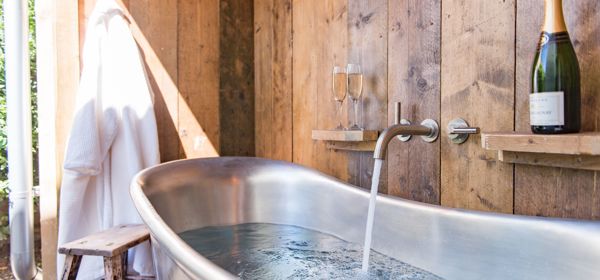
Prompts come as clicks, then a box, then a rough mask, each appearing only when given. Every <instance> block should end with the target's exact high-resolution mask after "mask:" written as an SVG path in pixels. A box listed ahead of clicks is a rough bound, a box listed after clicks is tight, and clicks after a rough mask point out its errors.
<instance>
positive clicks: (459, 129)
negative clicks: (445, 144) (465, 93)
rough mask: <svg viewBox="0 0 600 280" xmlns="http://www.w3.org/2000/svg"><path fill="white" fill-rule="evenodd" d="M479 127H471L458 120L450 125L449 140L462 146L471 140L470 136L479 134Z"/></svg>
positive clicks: (454, 120)
mask: <svg viewBox="0 0 600 280" xmlns="http://www.w3.org/2000/svg"><path fill="white" fill-rule="evenodd" d="M478 133H479V127H469V124H468V123H467V122H466V121H465V120H463V119H461V118H456V119H453V120H451V121H450V123H448V138H450V141H452V143H454V144H462V143H464V142H465V141H467V139H468V138H469V134H478Z"/></svg>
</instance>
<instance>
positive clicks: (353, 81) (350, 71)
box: [346, 64, 363, 130]
mask: <svg viewBox="0 0 600 280" xmlns="http://www.w3.org/2000/svg"><path fill="white" fill-rule="evenodd" d="M346 73H347V76H348V85H347V88H348V95H349V96H350V99H352V102H353V103H354V121H353V124H352V126H350V127H349V128H348V129H350V130H362V127H360V126H359V125H358V105H359V101H360V97H361V95H362V87H363V86H362V82H363V74H362V71H361V68H360V65H358V64H348V66H346Z"/></svg>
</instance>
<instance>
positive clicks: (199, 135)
mask: <svg viewBox="0 0 600 280" xmlns="http://www.w3.org/2000/svg"><path fill="white" fill-rule="evenodd" d="M89 2H95V1H89ZM117 2H119V4H120V5H121V6H122V7H123V10H124V12H125V17H126V19H127V20H128V21H129V23H130V29H131V32H132V34H133V37H134V38H135V40H136V42H137V44H138V47H139V49H140V52H141V55H142V58H143V60H144V62H145V64H146V72H147V75H148V78H149V81H150V86H151V87H152V90H153V92H154V103H155V104H154V108H155V115H156V119H157V125H158V134H159V142H160V151H161V161H163V162H164V161H170V160H175V159H179V158H195V157H215V156H219V145H218V141H219V137H218V136H219V135H218V127H219V126H218V111H217V114H215V115H216V116H215V117H216V119H217V121H216V123H206V124H205V126H204V127H203V125H202V124H201V122H200V120H199V119H200V118H199V117H198V115H199V114H204V112H197V111H198V110H195V111H196V112H195V111H194V110H193V108H191V107H190V104H188V100H187V99H189V98H186V96H185V95H184V94H182V92H181V91H180V89H179V88H178V86H177V82H176V81H174V80H173V78H172V77H173V74H175V75H176V74H177V73H176V70H177V68H176V64H175V67H169V66H172V65H168V66H165V65H164V64H163V62H162V61H161V58H163V57H165V56H171V55H172V52H175V54H176V51H177V49H176V48H175V49H173V50H165V48H164V47H163V46H161V45H160V44H161V43H160V42H161V41H162V40H165V39H163V38H151V40H152V39H154V40H153V42H151V40H149V39H148V38H147V37H146V35H145V34H144V32H143V30H142V28H141V27H140V25H138V23H137V22H136V20H135V18H134V16H133V15H132V14H131V12H130V10H129V9H128V8H127V6H128V5H126V4H127V3H126V2H125V3H124V1H120V0H118V1H117ZM84 5H90V6H86V7H85V8H83V9H88V8H90V9H91V8H93V5H94V3H86V4H84ZM147 23H148V24H144V25H145V26H147V27H145V28H144V29H145V30H146V31H148V32H154V33H156V32H157V31H160V30H155V29H153V28H156V26H150V24H154V23H150V22H147ZM175 27H176V26H175ZM152 43H155V44H156V43H158V44H157V45H158V46H157V47H158V49H156V50H155V48H154V47H153V44H152ZM175 46H177V45H176V44H175ZM175 57H176V56H175ZM171 72H175V73H171ZM202 98H203V99H204V98H205V96H202ZM216 98H218V96H216ZM215 105H217V106H218V104H215ZM215 110H217V109H215ZM209 126H211V127H209ZM212 126H216V129H217V133H214V131H215V128H212ZM211 131H212V133H211Z"/></svg>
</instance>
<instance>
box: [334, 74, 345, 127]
mask: <svg viewBox="0 0 600 280" xmlns="http://www.w3.org/2000/svg"><path fill="white" fill-rule="evenodd" d="M332 73H333V79H332V80H333V85H332V92H333V100H335V102H336V103H337V105H338V108H337V119H338V125H337V126H336V127H335V129H336V130H344V129H345V128H344V126H343V125H342V116H341V112H342V105H343V104H344V99H346V95H347V93H348V75H347V74H346V68H344V67H341V66H334V67H333V72H332Z"/></svg>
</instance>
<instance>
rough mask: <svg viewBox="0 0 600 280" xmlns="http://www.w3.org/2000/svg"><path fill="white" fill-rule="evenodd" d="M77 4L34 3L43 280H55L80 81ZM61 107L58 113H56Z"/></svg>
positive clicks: (62, 1)
mask: <svg viewBox="0 0 600 280" xmlns="http://www.w3.org/2000/svg"><path fill="white" fill-rule="evenodd" d="M77 19H78V5H77V1H72V0H57V1H43V0H42V1H36V31H37V46H38V48H37V75H38V76H37V79H38V121H39V143H40V149H39V157H40V160H39V162H40V166H39V168H40V219H41V235H42V268H43V271H44V279H56V248H57V236H58V219H57V212H58V189H59V187H60V179H61V169H62V168H61V167H62V160H63V153H64V148H65V144H66V139H67V136H68V131H69V128H70V127H71V119H72V115H73V111H72V109H73V103H74V100H75V98H74V96H75V93H76V91H77V84H78V82H79V35H78V26H77V23H78V21H77ZM59 106H60V110H59V109H58V108H59Z"/></svg>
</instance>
